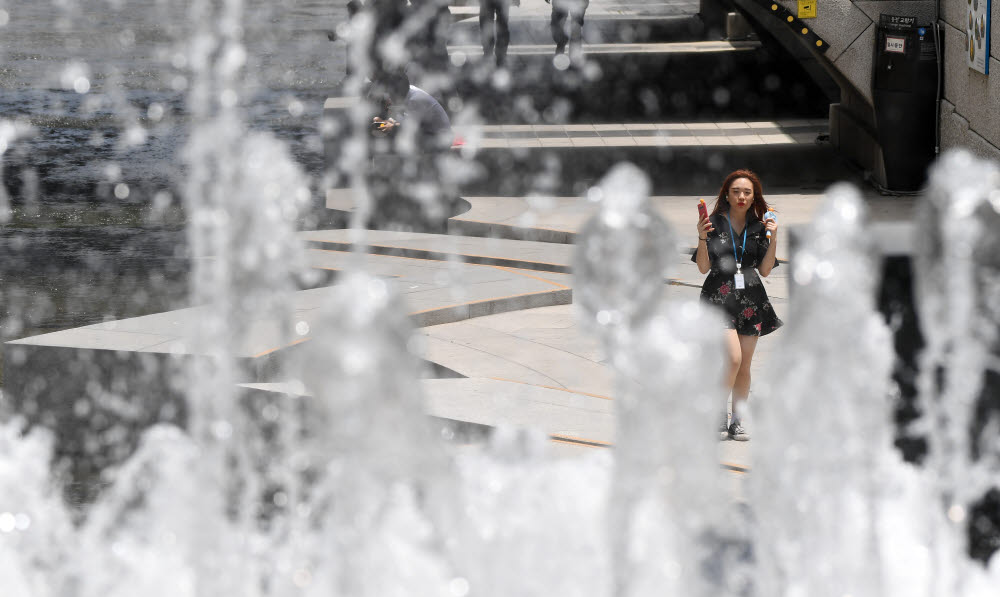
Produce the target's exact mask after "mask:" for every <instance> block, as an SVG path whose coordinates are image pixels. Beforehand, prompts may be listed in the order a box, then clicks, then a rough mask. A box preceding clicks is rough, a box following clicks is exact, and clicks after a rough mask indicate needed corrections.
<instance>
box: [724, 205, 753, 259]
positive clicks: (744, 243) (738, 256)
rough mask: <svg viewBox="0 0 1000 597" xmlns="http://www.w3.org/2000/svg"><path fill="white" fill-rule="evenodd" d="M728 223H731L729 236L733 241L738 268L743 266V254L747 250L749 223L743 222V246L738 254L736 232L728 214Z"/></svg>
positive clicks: (734, 256)
mask: <svg viewBox="0 0 1000 597" xmlns="http://www.w3.org/2000/svg"><path fill="white" fill-rule="evenodd" d="M726 223H727V224H729V236H730V238H731V239H732V241H733V258H734V259H735V260H736V265H737V268H739V269H742V268H743V254H744V253H746V252H747V228H749V226H747V223H744V224H743V246H742V247H740V254H739V255H737V254H736V233H735V232H733V223H732V222H731V221H730V220H729V216H726Z"/></svg>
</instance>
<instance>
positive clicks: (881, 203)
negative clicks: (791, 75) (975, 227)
mask: <svg viewBox="0 0 1000 597" xmlns="http://www.w3.org/2000/svg"><path fill="white" fill-rule="evenodd" d="M705 191H706V193H705V194H704V195H673V196H654V197H651V198H650V201H651V203H652V205H653V207H654V208H655V209H656V210H657V212H658V213H659V214H660V215H661V216H662V217H663V218H664V219H665V220H666V221H667V222H668V223H669V224H670V225H671V227H673V229H674V232H675V233H677V234H678V235H679V238H680V240H681V242H682V244H683V245H684V246H687V247H689V249H691V250H693V249H694V248H695V247H696V245H697V234H698V233H697V230H696V227H697V202H698V199H705V201H706V202H707V203H708V204H709V206H711V205H713V204H714V201H715V196H716V195H717V193H718V189H705ZM823 191H824V190H823V189H817V190H816V191H814V192H803V190H801V189H776V190H773V191H772V190H769V189H767V187H765V189H764V192H765V197H766V198H767V201H768V203H769V204H770V205H772V206H773V207H775V208H776V210H777V214H778V220H779V223H780V225H781V226H782V228H783V229H785V230H787V229H793V228H795V227H797V226H801V225H802V224H805V223H807V222H809V221H810V220H811V219H812V217H813V216H814V214H815V213H816V210H817V209H818V208H819V206H820V204H821V203H822V201H823V197H824V195H823ZM463 198H464V199H465V200H466V201H468V202H469V203H470V204H471V208H470V209H469V210H468V211H467V212H465V213H463V214H460V215H457V216H455V217H453V218H451V220H450V225H451V226H452V227H453V228H454V229H455V230H456V231H461V230H466V231H468V230H477V229H478V230H480V231H484V232H487V233H492V234H493V235H494V236H503V237H505V238H532V239H538V238H540V237H542V238H545V239H546V240H549V241H551V242H573V240H575V236H576V232H577V231H578V230H579V229H580V228H581V227H582V226H583V224H584V223H585V222H586V221H587V219H589V218H590V217H591V216H592V215H593V214H594V212H595V211H596V209H597V206H596V204H594V203H592V202H590V201H587V200H586V199H583V198H580V197H528V198H525V197H463ZM865 204H866V205H867V207H868V210H869V219H870V220H871V221H872V222H898V221H908V220H910V219H911V218H912V217H913V209H914V205H915V199H913V198H912V197H884V196H880V195H877V194H874V193H872V192H869V191H865ZM786 227H787V228H786ZM467 233H468V232H467ZM787 239H788V235H782V237H781V241H784V242H781V241H779V245H778V259H779V260H783V261H786V260H787V259H788V257H789V247H788V242H787ZM776 272H777V270H776Z"/></svg>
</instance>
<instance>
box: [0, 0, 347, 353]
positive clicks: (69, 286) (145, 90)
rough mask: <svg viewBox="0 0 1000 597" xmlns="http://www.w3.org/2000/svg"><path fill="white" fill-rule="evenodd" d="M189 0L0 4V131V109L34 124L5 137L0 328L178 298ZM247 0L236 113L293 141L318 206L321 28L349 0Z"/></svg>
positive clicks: (71, 322)
mask: <svg viewBox="0 0 1000 597" xmlns="http://www.w3.org/2000/svg"><path fill="white" fill-rule="evenodd" d="M189 4H190V3H187V2H181V3H173V2H162V1H159V0H136V1H131V0H130V1H128V2H97V1H91V0H77V1H75V2H74V1H72V0H70V1H69V2H63V1H55V0H52V1H49V0H41V1H38V0H34V1H33V0H9V1H8V2H6V3H4V4H3V5H0V9H2V10H0V131H2V130H3V129H2V125H3V123H4V122H6V123H8V124H10V123H14V122H18V123H21V124H30V126H31V127H32V129H33V130H32V131H31V134H30V135H27V136H23V135H22V136H20V137H19V138H16V139H13V140H11V139H7V143H5V144H3V143H0V159H2V162H0V164H2V166H3V185H4V188H5V189H6V192H7V194H8V196H9V198H10V199H9V203H10V205H9V207H10V210H11V214H10V217H9V218H5V219H0V340H4V341H5V340H10V339H15V338H22V337H26V336H31V335H35V334H39V333H44V332H50V331H55V330H59V329H65V328H69V327H76V326H81V325H87V324H91V323H95V322H98V321H102V320H104V319H108V318H121V317H131V316H137V315H143V314H148V313H153V312H159V311H164V310H168V309H172V308H177V307H179V306H181V305H183V304H184V303H185V297H186V294H187V272H188V269H189V264H188V258H187V249H186V239H185V232H184V223H185V215H184V213H183V209H182V198H181V197H180V192H179V189H180V188H181V185H182V181H183V176H184V172H183V165H182V160H181V158H180V152H181V150H182V148H183V145H184V142H185V139H186V135H187V126H188V116H187V114H188V108H187V105H186V93H187V76H188V75H187V72H188V71H187V69H186V65H185V64H184V60H183V58H182V57H183V56H184V49H185V47H186V43H187V41H186V40H187V39H188V37H189V36H190V35H191V30H192V29H193V26H192V25H191V24H190V23H191V18H190V16H189V15H188V14H187V13H186V11H187V10H188V5H189ZM244 8H245V12H246V18H245V19H244V38H245V43H246V46H247V48H246V49H247V54H248V68H247V73H248V76H247V84H246V90H245V92H244V93H243V94H242V96H241V106H242V107H243V108H244V112H243V114H244V119H245V123H246V126H247V128H248V129H251V130H263V131H269V132H270V133H272V134H273V135H274V136H276V137H277V138H279V139H281V140H283V141H284V142H286V143H287V144H288V145H289V148H290V150H291V153H292V155H293V156H294V158H295V159H296V161H297V162H298V163H299V164H300V165H301V166H302V168H303V170H304V171H305V172H306V173H307V174H308V175H309V176H310V177H311V179H312V188H313V189H314V197H315V201H314V205H316V206H317V208H318V206H319V205H321V202H322V198H321V197H322V194H321V192H320V191H319V187H320V186H321V185H320V183H319V179H320V177H321V175H322V168H323V156H322V143H321V141H320V138H319V130H318V129H319V117H320V115H321V112H322V105H323V100H324V99H325V98H326V97H327V96H329V95H330V94H331V93H330V92H331V90H332V89H334V88H335V87H336V86H337V85H338V84H339V83H340V82H341V79H343V77H344V50H343V43H342V42H335V43H331V42H330V41H329V39H328V38H327V35H326V31H327V30H328V29H331V28H333V27H334V26H335V25H336V23H338V22H340V21H341V20H343V18H344V16H345V15H344V14H343V11H344V9H343V6H342V5H341V3H334V2H327V1H318V0H289V1H285V2H269V1H264V0H247V1H246V2H244ZM4 147H6V151H3V149H2V148H4ZM2 207H3V203H2V202H0V208H2ZM316 213H318V212H315V213H312V214H304V216H303V218H302V219H303V221H302V225H303V226H309V225H310V222H311V221H312V219H313V218H314V216H315V215H316ZM5 220H6V221H5ZM0 372H2V369H0Z"/></svg>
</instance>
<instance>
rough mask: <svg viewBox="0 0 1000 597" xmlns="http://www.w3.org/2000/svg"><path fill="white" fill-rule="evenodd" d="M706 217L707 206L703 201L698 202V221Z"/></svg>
mask: <svg viewBox="0 0 1000 597" xmlns="http://www.w3.org/2000/svg"><path fill="white" fill-rule="evenodd" d="M707 217H708V206H706V205H705V200H704V199H699V200H698V221H699V222H700V221H701V220H702V219H704V218H707Z"/></svg>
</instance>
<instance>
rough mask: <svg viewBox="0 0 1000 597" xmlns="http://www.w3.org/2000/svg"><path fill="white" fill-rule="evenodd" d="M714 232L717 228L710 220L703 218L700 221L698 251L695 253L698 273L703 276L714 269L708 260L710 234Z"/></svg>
mask: <svg viewBox="0 0 1000 597" xmlns="http://www.w3.org/2000/svg"><path fill="white" fill-rule="evenodd" d="M713 230H715V228H713V227H712V222H711V221H710V220H709V219H708V218H701V219H700V220H699V221H698V249H697V251H695V254H694V260H695V263H697V264H698V271H699V272H701V273H703V274H707V273H708V270H710V269H712V262H711V261H710V260H709V258H708V233H709V232H712V231H713Z"/></svg>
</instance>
